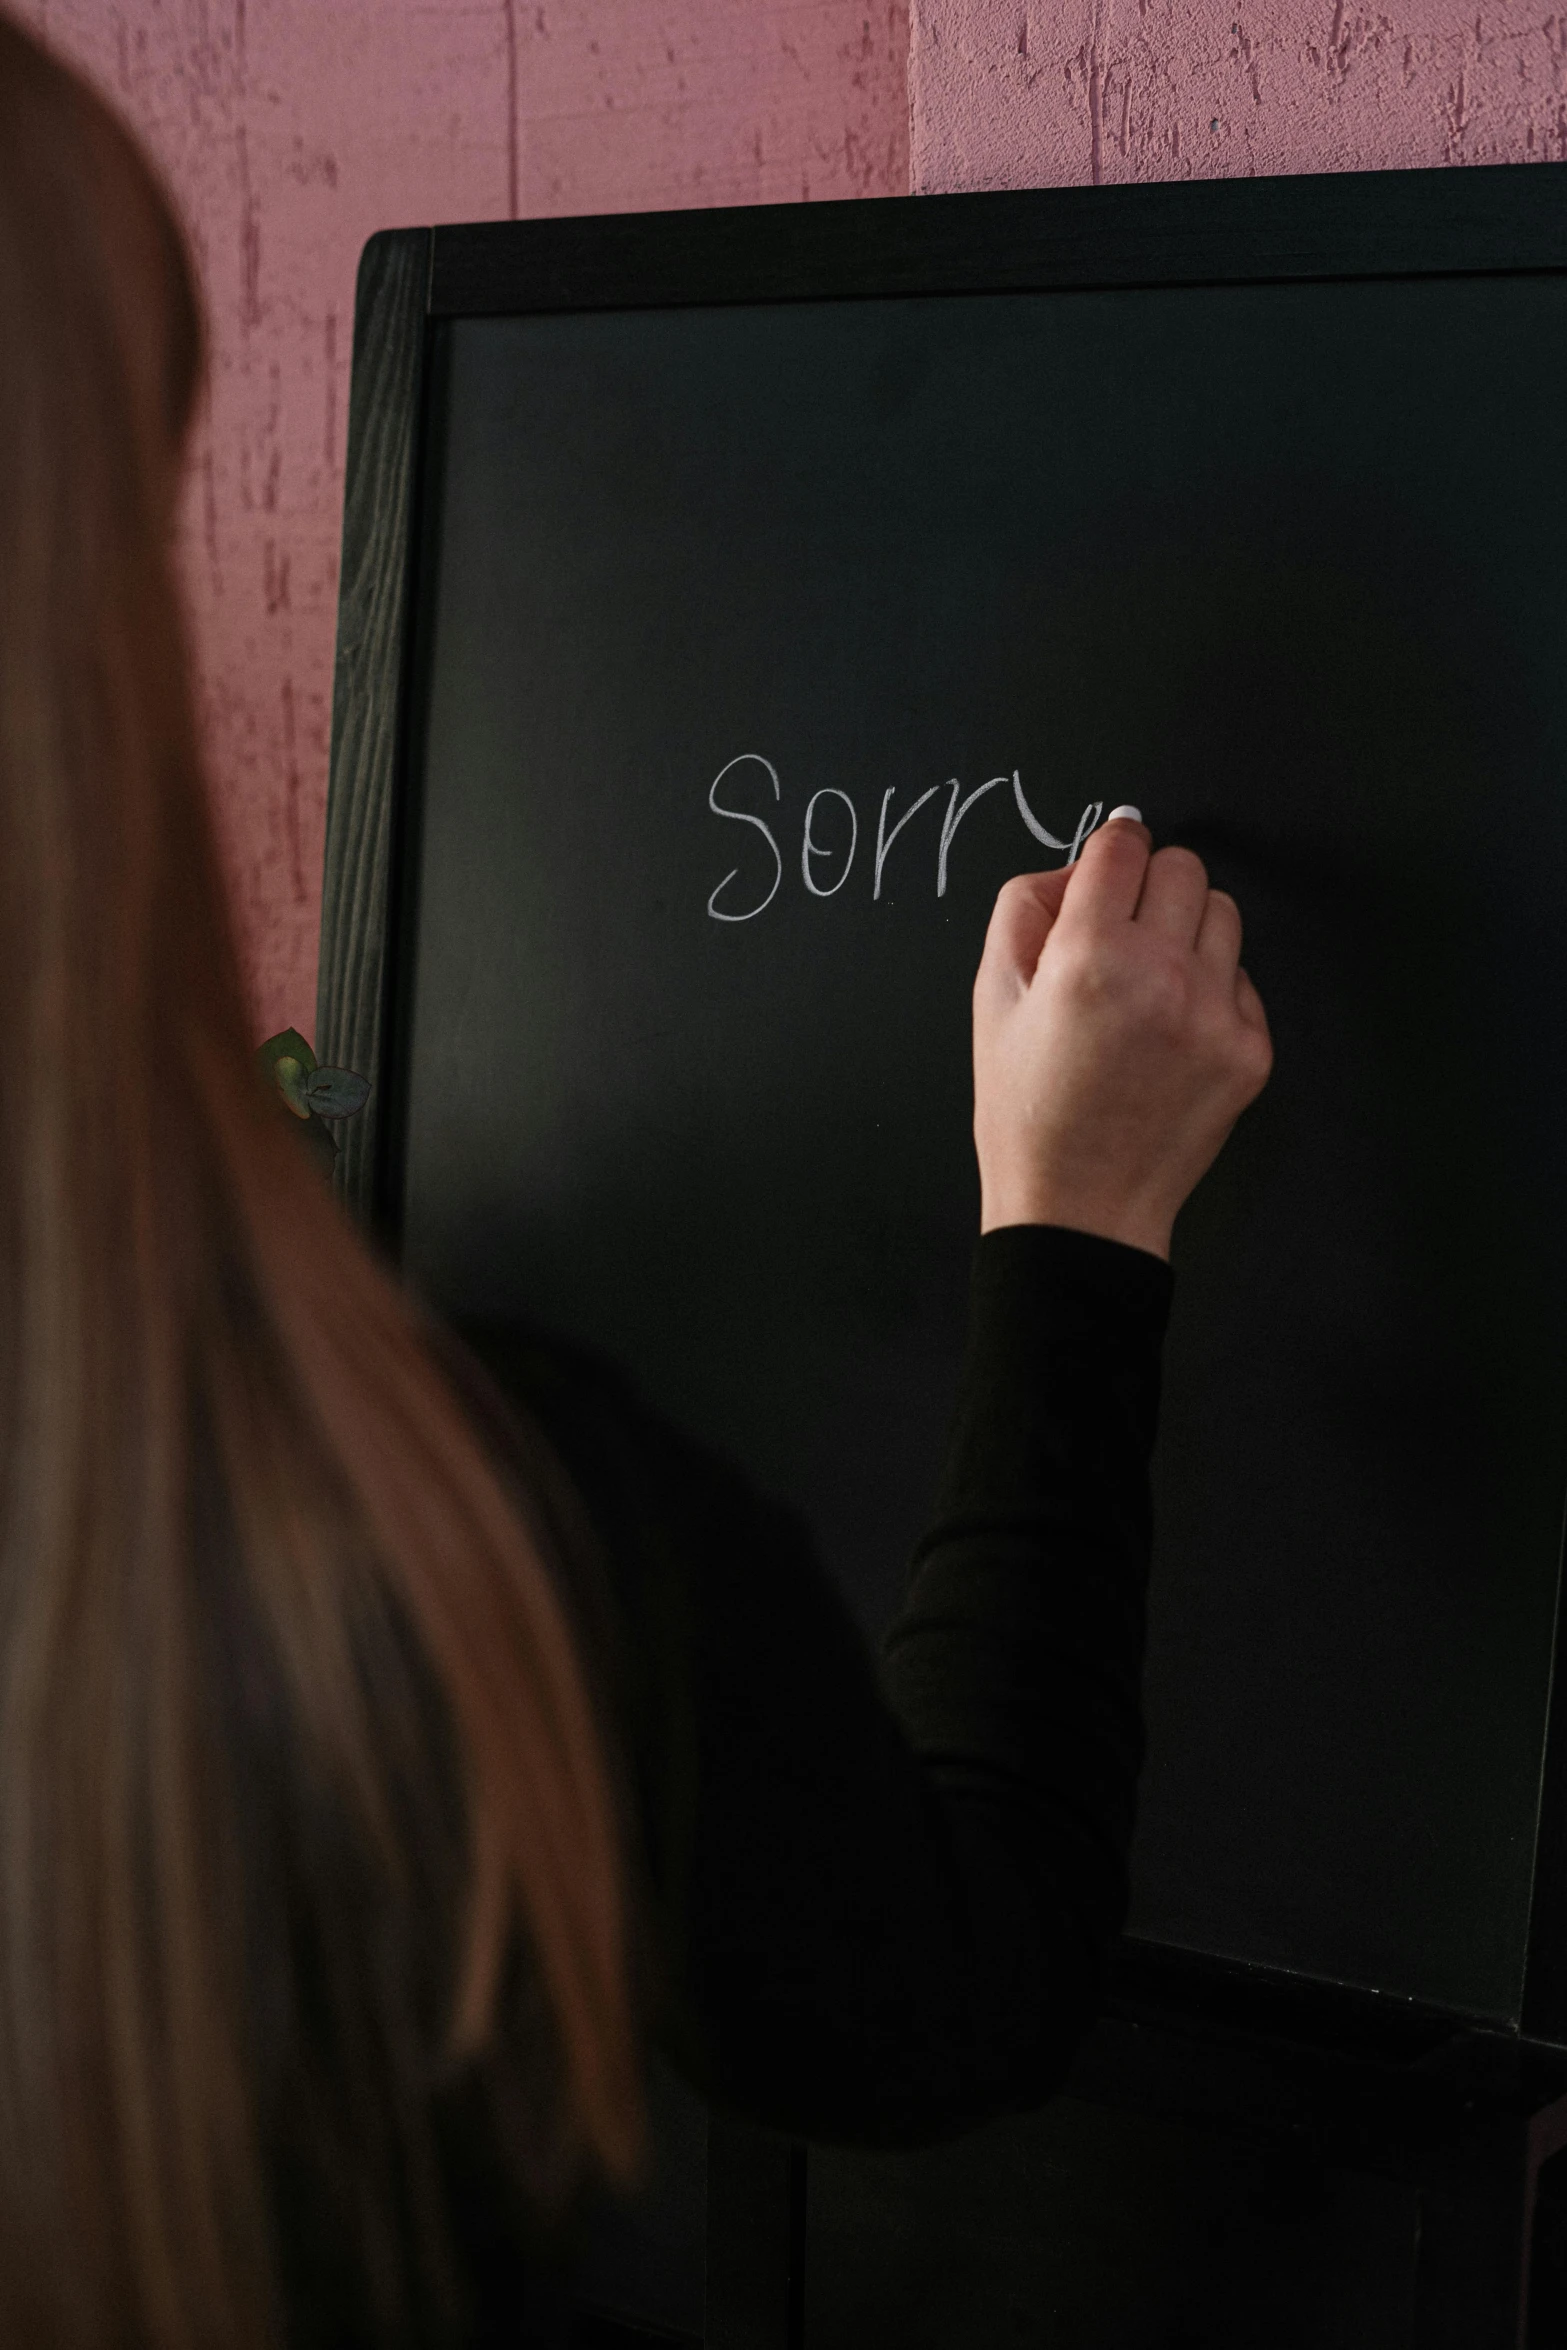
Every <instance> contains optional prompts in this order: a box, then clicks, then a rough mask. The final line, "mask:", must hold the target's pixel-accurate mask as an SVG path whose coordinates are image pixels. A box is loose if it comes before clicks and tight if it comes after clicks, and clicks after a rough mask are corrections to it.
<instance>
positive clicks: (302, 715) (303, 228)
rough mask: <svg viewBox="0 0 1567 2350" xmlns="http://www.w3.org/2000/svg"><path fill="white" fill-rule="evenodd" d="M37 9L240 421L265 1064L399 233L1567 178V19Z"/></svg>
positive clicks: (739, 7) (227, 686)
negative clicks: (1397, 178) (1085, 196)
mask: <svg viewBox="0 0 1567 2350" xmlns="http://www.w3.org/2000/svg"><path fill="white" fill-rule="evenodd" d="M11 5H13V6H18V7H19V8H20V12H21V13H22V14H23V15H24V16H25V17H26V18H27V19H28V20H29V21H30V22H31V23H33V24H34V25H35V26H37V27H38V28H39V29H40V30H42V31H44V32H45V33H47V34H48V35H49V36H50V37H51V38H52V39H53V40H54V41H56V42H57V43H58V44H59V46H60V47H61V48H62V49H63V50H64V51H65V52H66V53H67V54H68V55H70V56H72V57H74V58H75V59H77V60H78V61H79V62H80V63H81V64H83V65H84V66H85V67H86V68H87V69H88V70H89V71H90V72H91V73H93V74H94V75H95V76H96V77H97V78H98V79H99V80H100V81H101V82H102V83H103V85H104V86H105V87H106V88H107V89H108V90H109V91H110V93H111V94H112V95H113V96H114V97H115V98H116V99H117V100H118V102H119V103H120V105H121V106H122V107H123V108H124V109H125V111H126V112H127V113H128V114H129V116H130V117H131V119H132V120H133V122H135V123H136V124H137V125H138V126H139V127H140V129H141V130H142V132H143V133H144V135H145V137H146V138H147V140H148V142H149V144H150V145H151V147H152V148H153V150H154V152H155V153H156V154H157V155H158V156H159V157H160V158H161V159H162V162H163V165H164V168H165V170H166V172H167V174H168V177H169V179H170V181H171V183H172V185H173V187H174V189H175V191H176V193H177V195H178V197H179V199H180V201H181V203H182V205H183V207H184V210H185V214H186V218H187V220H188V222H189V224H190V228H191V234H192V238H193V241H194V243H195V246H196V250H197V253H198V256H199V260H200V265H201V270H202V275H203V279H204V282H205V285H206V290H207V299H208V304H209V307H210V311H211V317H212V330H213V368H212V398H211V412H210V416H209V418H208V420H207V423H206V425H205V427H204V429H203V432H202V435H201V440H200V446H199V449H198V452H197V463H196V468H195V471H194V474H193V478H192V482H191V491H190V498H189V503H188V510H187V517H186V553H187V558H188V565H187V568H188V574H189V579H190V586H191V600H192V606H193V611H194V616H195V622H196V633H197V639H198V649H199V659H200V670H201V680H202V692H203V703H204V708H205V713H206V723H207V735H208V741H209V743H210V747H211V759H212V768H213V774H214V778H215V782H216V785H217V790H218V796H219V804H220V811H221V815H222V821H223V828H224V837H225V844H226V848H227V852H228V859H229V865H230V870H231V873H232V876H233V881H234V887H235V892H236V897H237V902H238V906H239V912H240V917H241V922H242V926H243V933H244V940H245V947H246V954H247V960H248V965H249V969H250V973H251V979H252V985H253V989H254V996H255V1010H256V1020H257V1025H258V1030H260V1031H265V1030H267V1029H271V1028H277V1027H281V1026H283V1025H284V1024H285V1023H288V1022H297V1023H298V1024H299V1025H301V1026H303V1027H304V1028H305V1029H306V1030H307V1031H308V1030H309V1029H310V1028H311V1026H312V1024H313V1009H314V1000H315V951H316V925H317V915H318V897H319V874H320V861H321V837H322V819H323V814H324V809H325V799H326V765H327V734H328V726H329V721H330V693H331V662H332V637H333V621H334V607H335V601H336V593H337V542H338V528H339V515H340V505H341V496H342V470H343V430H344V423H345V420H346V415H347V405H348V397H347V396H348V362H349V345H350V339H351V330H352V314H353V278H354V267H355V262H356V259H357V256H358V252H359V247H360V245H361V244H362V242H363V240H364V239H365V237H366V236H367V235H368V234H369V233H370V231H371V230H372V229H375V228H379V227H386V226H389V225H392V224H395V223H403V222H414V221H439V220H476V219H486V218H492V217H495V216H498V215H499V216H504V215H506V214H508V213H550V212H579V211H594V210H623V209H625V210H629V209H636V208H639V207H645V206H657V205H673V204H716V203H725V204H728V203H756V202H768V201H779V200H795V199H806V198H821V197H836V196H857V195H883V194H900V193H902V192H903V191H904V190H906V189H907V188H908V187H909V186H910V185H911V184H912V185H913V187H914V188H916V189H918V190H922V191H923V190H934V189H938V188H961V187H994V186H1027V185H1040V184H1047V183H1054V182H1066V181H1077V180H1115V179H1160V178H1186V177H1195V176H1201V175H1204V174H1217V173H1224V172H1253V171H1256V172H1279V171H1303V170H1321V169H1349V168H1353V167H1356V166H1385V165H1408V164H1423V163H1445V162H1488V161H1493V160H1497V159H1514V158H1516V159H1520V160H1522V159H1527V158H1530V157H1541V156H1552V157H1561V156H1567V13H1564V14H1561V15H1558V14H1554V13H1551V14H1548V13H1546V12H1545V10H1544V9H1543V7H1541V6H1539V5H1530V6H1525V5H1522V4H1521V0H1405V5H1404V6H1403V8H1402V10H1401V12H1400V13H1398V14H1384V13H1382V12H1380V11H1377V12H1375V13H1372V12H1370V11H1366V12H1358V11H1356V10H1355V9H1353V8H1351V7H1350V6H1349V5H1348V0H117V4H113V5H111V4H110V0H11ZM1564 6H1567V0H1564Z"/></svg>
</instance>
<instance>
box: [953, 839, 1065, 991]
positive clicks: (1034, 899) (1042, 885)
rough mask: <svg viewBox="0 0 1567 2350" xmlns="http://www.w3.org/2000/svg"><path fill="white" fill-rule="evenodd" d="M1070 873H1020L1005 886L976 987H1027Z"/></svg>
mask: <svg viewBox="0 0 1567 2350" xmlns="http://www.w3.org/2000/svg"><path fill="white" fill-rule="evenodd" d="M1072 872H1073V868H1072V867H1071V866H1069V865H1060V866H1057V867H1056V868H1055V870H1054V871H1053V872H1050V873H1019V874H1016V875H1014V877H1013V879H1012V880H1011V881H1009V882H1007V883H1006V885H1005V887H1004V888H1003V889H1002V890H1001V892H1000V895H999V896H998V897H997V899H996V904H995V910H994V912H993V913H992V914H991V917H990V927H989V929H988V930H987V931H986V933H985V951H984V955H983V956H982V958H981V961H980V966H979V978H978V981H977V982H976V984H977V985H978V986H980V987H984V986H988V985H991V984H994V983H996V982H1000V983H1002V984H1004V985H1005V986H1006V987H1008V988H1009V989H1010V988H1015V987H1017V986H1018V985H1019V984H1021V985H1022V986H1024V987H1026V986H1027V985H1028V982H1029V981H1030V980H1031V979H1032V978H1033V976H1034V970H1035V967H1036V965H1037V964H1038V961H1039V958H1040V956H1041V954H1042V953H1043V952H1044V945H1045V941H1046V939H1047V938H1048V937H1049V936H1050V933H1051V930H1052V929H1053V927H1054V925H1055V919H1056V916H1057V915H1058V914H1059V913H1060V911H1061V900H1062V898H1063V897H1064V896H1065V894H1066V885H1067V883H1068V882H1069V881H1070V880H1071V878H1072Z"/></svg>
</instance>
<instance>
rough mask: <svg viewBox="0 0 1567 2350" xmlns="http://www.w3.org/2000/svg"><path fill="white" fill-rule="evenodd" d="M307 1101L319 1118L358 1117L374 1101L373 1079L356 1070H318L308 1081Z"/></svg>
mask: <svg viewBox="0 0 1567 2350" xmlns="http://www.w3.org/2000/svg"><path fill="white" fill-rule="evenodd" d="M304 1098H305V1100H306V1101H307V1102H308V1103H309V1105H310V1107H311V1109H313V1110H314V1111H315V1113H316V1115H317V1117H318V1118H355V1117H357V1116H358V1115H359V1112H360V1111H361V1110H362V1109H363V1108H364V1106H365V1104H366V1102H367V1101H368V1100H369V1099H370V1080H369V1078H368V1077H361V1076H360V1075H359V1072H358V1071H357V1070H356V1069H316V1070H314V1071H312V1073H311V1075H310V1076H309V1077H307V1078H306V1080H305V1086H304ZM289 1107H290V1108H292V1107H293V1103H292V1101H290V1103H289Z"/></svg>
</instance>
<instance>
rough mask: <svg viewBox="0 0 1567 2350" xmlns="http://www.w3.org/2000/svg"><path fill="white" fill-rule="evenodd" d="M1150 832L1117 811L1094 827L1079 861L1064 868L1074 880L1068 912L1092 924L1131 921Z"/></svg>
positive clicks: (1076, 920) (1069, 917)
mask: <svg viewBox="0 0 1567 2350" xmlns="http://www.w3.org/2000/svg"><path fill="white" fill-rule="evenodd" d="M1151 846H1152V840H1151V836H1150V834H1149V831H1148V827H1147V826H1146V824H1136V823H1133V821H1132V820H1131V818H1130V817H1127V816H1117V817H1116V818H1114V820H1113V821H1112V822H1111V823H1108V824H1102V825H1101V826H1100V828H1099V830H1098V831H1097V832H1091V833H1090V834H1089V836H1088V838H1087V840H1086V841H1085V842H1084V843H1083V853H1082V855H1081V856H1080V857H1079V858H1078V860H1077V863H1076V864H1075V865H1068V866H1066V867H1064V868H1063V871H1064V872H1065V874H1066V876H1067V878H1068V879H1069V880H1070V881H1071V884H1072V887H1071V893H1070V895H1069V896H1068V898H1067V901H1066V917H1067V920H1068V921H1069V922H1070V923H1072V924H1073V925H1074V926H1075V925H1076V924H1078V923H1079V922H1081V923H1085V924H1088V925H1090V926H1091V927H1093V928H1101V927H1108V926H1111V925H1113V924H1115V923H1117V922H1130V921H1131V919H1132V917H1133V915H1134V914H1135V913H1136V912H1137V901H1138V899H1139V898H1140V897H1141V895H1142V891H1143V880H1144V876H1145V875H1146V873H1147V871H1148V859H1149V851H1150V849H1151Z"/></svg>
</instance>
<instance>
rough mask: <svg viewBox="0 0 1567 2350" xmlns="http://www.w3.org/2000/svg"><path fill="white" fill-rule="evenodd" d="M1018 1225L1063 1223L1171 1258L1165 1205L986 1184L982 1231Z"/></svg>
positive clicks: (1046, 1186) (1047, 1186) (1036, 1186)
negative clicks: (1156, 1206)
mask: <svg viewBox="0 0 1567 2350" xmlns="http://www.w3.org/2000/svg"><path fill="white" fill-rule="evenodd" d="M1013 1224H1058V1225H1061V1226H1063V1227H1064V1228H1065V1229H1066V1230H1067V1231H1069V1232H1087V1233H1090V1234H1092V1235H1093V1236H1094V1238H1096V1239H1098V1240H1118V1241H1120V1242H1121V1244H1122V1245H1123V1247H1126V1248H1140V1249H1145V1250H1146V1251H1147V1253H1148V1254H1149V1255H1150V1256H1154V1257H1162V1258H1163V1259H1164V1260H1165V1261H1166V1262H1168V1261H1169V1255H1170V1235H1171V1228H1172V1224H1173V1218H1171V1217H1170V1216H1169V1215H1168V1214H1166V1213H1165V1212H1163V1211H1162V1210H1161V1209H1159V1208H1155V1207H1152V1206H1150V1205H1147V1204H1145V1203H1141V1202H1137V1201H1126V1200H1121V1201H1115V1200H1108V1199H1106V1198H1105V1197H1104V1196H1103V1195H1102V1194H1093V1193H1087V1194H1085V1193H1074V1192H1070V1191H1067V1190H1064V1189H1062V1188H1061V1187H1060V1186H1057V1185H1050V1184H1042V1183H1041V1184H1028V1183H1021V1184H995V1185H991V1184H985V1183H982V1184H981V1187H980V1211H979V1229H980V1232H981V1234H984V1233H986V1232H995V1231H999V1230H1000V1229H1001V1228H1002V1227H1003V1226H1005V1225H1013Z"/></svg>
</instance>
